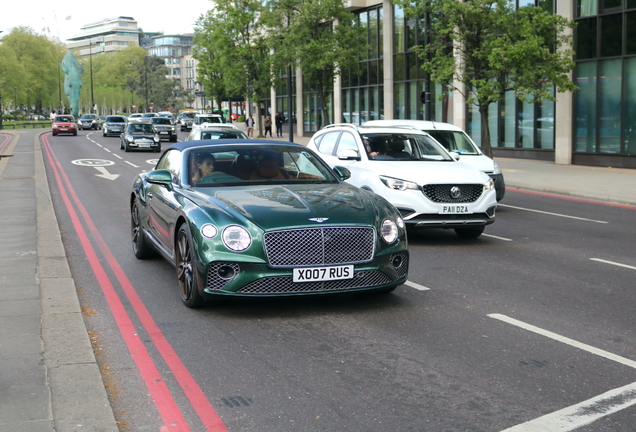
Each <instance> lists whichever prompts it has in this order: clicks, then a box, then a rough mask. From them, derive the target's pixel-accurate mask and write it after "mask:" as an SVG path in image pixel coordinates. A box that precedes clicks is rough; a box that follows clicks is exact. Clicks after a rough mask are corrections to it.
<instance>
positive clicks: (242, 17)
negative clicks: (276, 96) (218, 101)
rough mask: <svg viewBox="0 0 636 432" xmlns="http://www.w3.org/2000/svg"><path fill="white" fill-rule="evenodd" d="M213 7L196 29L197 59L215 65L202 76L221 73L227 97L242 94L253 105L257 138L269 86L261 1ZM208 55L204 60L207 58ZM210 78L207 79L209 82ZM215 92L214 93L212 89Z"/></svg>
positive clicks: (222, 1)
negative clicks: (261, 106)
mask: <svg viewBox="0 0 636 432" xmlns="http://www.w3.org/2000/svg"><path fill="white" fill-rule="evenodd" d="M213 4H214V8H213V9H212V10H211V11H208V12H207V13H206V14H205V15H203V16H201V17H200V18H199V20H198V21H197V25H196V27H195V40H196V43H197V44H199V50H198V53H197V54H196V55H197V59H198V60H199V61H203V62H204V63H206V64H208V65H214V67H213V69H208V70H206V71H204V73H206V72H207V73H210V72H214V71H219V70H222V71H223V77H222V83H223V84H220V83H218V82H215V83H214V84H213V86H215V85H217V84H218V85H222V86H223V87H225V90H226V91H227V93H228V94H244V95H246V96H247V97H249V98H250V99H251V100H253V101H254V102H256V107H257V111H258V112H257V117H256V118H257V121H258V127H259V130H260V135H262V132H263V125H262V121H261V112H260V111H261V109H260V101H261V99H264V98H267V97H268V96H269V94H270V90H271V87H272V68H271V59H270V55H269V54H270V52H269V45H268V43H267V37H268V35H267V32H266V30H267V29H266V28H264V26H263V22H262V20H261V19H260V17H261V14H262V12H263V6H262V3H261V2H260V0H213ZM206 56H207V57H206ZM212 78H215V77H214V76H213V75H207V76H206V79H208V80H209V82H210V83H212ZM215 91H216V90H215Z"/></svg>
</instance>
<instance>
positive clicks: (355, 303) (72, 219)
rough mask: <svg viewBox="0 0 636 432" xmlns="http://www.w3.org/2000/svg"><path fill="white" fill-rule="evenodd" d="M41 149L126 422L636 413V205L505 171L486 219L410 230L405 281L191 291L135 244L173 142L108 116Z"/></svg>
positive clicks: (445, 427)
mask: <svg viewBox="0 0 636 432" xmlns="http://www.w3.org/2000/svg"><path fill="white" fill-rule="evenodd" d="M183 137H185V133H180V138H183ZM169 145H170V143H167V142H166V143H164V144H163V146H164V148H165V147H167V146H169ZM44 149H45V152H44V157H45V162H46V164H47V175H48V177H49V184H50V185H51V192H52V195H53V200H54V205H55V209H56V214H57V215H58V221H59V223H60V228H61V230H62V232H63V241H64V245H65V248H66V251H67V255H68V258H69V262H70V266H71V270H72V273H73V278H74V279H75V281H76V283H77V289H78V292H79V296H80V302H81V304H82V310H83V312H84V315H85V321H86V324H87V328H88V329H89V331H90V332H91V337H92V340H93V342H94V348H95V351H96V353H97V359H98V362H99V364H100V366H101V369H102V373H103V377H104V381H105V385H106V387H107V390H108V391H109V395H110V397H111V402H112V405H113V410H114V413H115V416H116V418H117V419H118V420H119V421H120V427H121V430H123V431H146V430H148V431H158V430H165V431H168V430H192V431H204V430H215V431H221V430H229V431H232V432H238V431H258V432H261V431H262V432H269V431H272V432H282V431H308V432H309V431H435V432H438V431H449V432H450V431H453V432H454V431H470V432H481V431H484V432H485V431H488V432H490V431H505V430H510V431H515V432H519V431H528V432H530V431H533V432H539V431H545V430H549V429H547V427H546V425H550V426H552V427H554V426H555V425H558V424H559V422H565V423H567V422H570V423H569V424H570V425H574V426H576V427H578V428H577V429H576V430H577V431H584V432H591V431H595V432H606V431H621V432H624V431H633V430H636V408H635V407H633V406H632V407H630V408H627V409H623V410H617V411H616V412H614V413H611V408H612V407H616V406H620V399H621V396H622V395H624V394H626V393H629V392H631V393H632V394H633V392H636V384H635V382H636V369H635V368H636V362H634V361H633V360H629V359H636V352H635V351H636V348H635V347H636V335H635V334H634V329H635V328H636V322H635V321H636V319H635V318H634V313H633V310H634V304H635V303H636V290H634V286H635V285H634V276H636V256H635V255H634V241H635V240H636V224H634V220H635V216H636V214H635V213H634V210H630V209H626V208H619V207H610V206H607V205H602V204H593V203H589V202H581V201H576V200H564V199H559V198H556V197H548V196H539V195H533V194H526V193H520V192H513V191H509V192H507V194H506V197H505V199H504V201H503V202H502V203H501V206H500V208H499V210H498V215H497V221H496V222H495V223H494V224H493V225H490V226H488V227H487V228H486V231H485V234H484V235H482V237H480V238H479V239H475V240H462V239H459V238H458V237H457V236H456V235H455V234H454V232H453V231H450V230H434V231H420V232H411V233H410V234H409V243H410V245H409V246H410V251H411V264H410V271H409V284H407V285H403V286H401V287H399V288H398V289H397V290H396V291H395V292H394V293H393V294H390V295H386V296H378V295H357V296H354V295H347V296H338V297H323V298H315V297H314V298H302V299H295V300H268V301H262V300H261V301H228V302H225V303H223V304H221V305H218V306H214V307H208V308H205V309H202V310H189V309H187V308H186V307H184V306H183V305H182V304H181V302H180V299H179V295H178V291H177V283H176V277H175V270H174V268H173V267H172V266H171V265H170V264H168V263H167V262H165V261H164V260H162V259H153V260H148V261H139V260H136V259H135V258H134V256H133V254H132V251H131V247H130V233H129V229H130V216H129V203H128V199H129V191H130V186H131V184H132V181H133V179H134V177H135V176H136V174H137V173H138V172H140V171H142V170H151V169H152V167H153V166H154V162H155V161H156V158H157V157H158V156H159V154H158V153H151V152H148V153H146V152H139V153H125V152H124V151H123V150H119V139H118V138H103V137H102V135H101V131H96V132H95V131H93V132H90V131H80V132H79V135H78V136H77V137H61V136H58V137H51V136H50V135H49V136H45V138H44ZM149 382H152V383H153V384H152V385H150V386H149V385H148V383H149ZM197 389H198V390H200V391H201V392H202V394H203V397H202V394H201V393H197V391H196V390H197ZM559 410H563V411H561V412H560V413H559ZM555 413H556V414H555ZM572 413H574V414H572ZM559 414H560V415H559ZM564 419H565V420H564ZM576 422H579V423H576ZM586 423H588V424H587V425H586ZM162 428H163V429H162ZM554 430H556V429H554ZM559 430H564V431H565V430H574V429H572V428H570V429H559Z"/></svg>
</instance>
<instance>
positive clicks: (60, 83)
mask: <svg viewBox="0 0 636 432" xmlns="http://www.w3.org/2000/svg"><path fill="white" fill-rule="evenodd" d="M61 64H62V60H60V61H58V62H57V89H58V93H59V95H60V105H59V106H58V107H57V111H58V114H62V78H61V77H60V65H61Z"/></svg>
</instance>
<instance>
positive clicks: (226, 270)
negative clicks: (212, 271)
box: [217, 266, 236, 280]
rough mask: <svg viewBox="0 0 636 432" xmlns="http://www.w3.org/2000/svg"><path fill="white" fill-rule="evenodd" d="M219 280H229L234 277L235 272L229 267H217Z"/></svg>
mask: <svg viewBox="0 0 636 432" xmlns="http://www.w3.org/2000/svg"><path fill="white" fill-rule="evenodd" d="M217 273H218V275H219V277H220V278H221V279H225V280H230V279H232V278H233V277H234V276H235V275H236V271H235V270H234V269H233V268H232V267H230V266H222V267H219V270H218V271H217Z"/></svg>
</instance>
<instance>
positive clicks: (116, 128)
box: [102, 116, 126, 137]
mask: <svg viewBox="0 0 636 432" xmlns="http://www.w3.org/2000/svg"><path fill="white" fill-rule="evenodd" d="M125 127H126V117H124V116H106V119H105V120H104V124H103V126H102V135H103V136H105V137H107V136H119V135H121V134H122V133H123V132H124V129H125Z"/></svg>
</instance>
